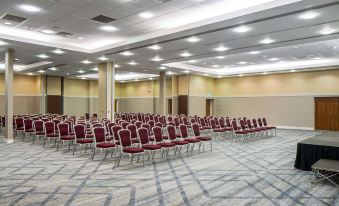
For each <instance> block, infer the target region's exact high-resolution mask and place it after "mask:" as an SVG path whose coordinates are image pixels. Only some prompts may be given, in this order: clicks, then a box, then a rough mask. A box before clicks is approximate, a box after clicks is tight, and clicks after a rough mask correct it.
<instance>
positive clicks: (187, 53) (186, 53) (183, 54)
mask: <svg viewBox="0 0 339 206" xmlns="http://www.w3.org/2000/svg"><path fill="white" fill-rule="evenodd" d="M179 55H180V56H182V57H190V56H192V54H191V53H189V52H187V51H185V52H183V53H181V54H179Z"/></svg>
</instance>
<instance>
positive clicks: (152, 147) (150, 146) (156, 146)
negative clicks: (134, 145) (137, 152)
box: [142, 144, 161, 150]
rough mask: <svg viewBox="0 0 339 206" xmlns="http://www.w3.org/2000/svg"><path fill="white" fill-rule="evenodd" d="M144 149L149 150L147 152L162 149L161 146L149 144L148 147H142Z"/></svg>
mask: <svg viewBox="0 0 339 206" xmlns="http://www.w3.org/2000/svg"><path fill="white" fill-rule="evenodd" d="M142 148H143V149H147V150H157V149H161V145H159V144H147V145H142Z"/></svg>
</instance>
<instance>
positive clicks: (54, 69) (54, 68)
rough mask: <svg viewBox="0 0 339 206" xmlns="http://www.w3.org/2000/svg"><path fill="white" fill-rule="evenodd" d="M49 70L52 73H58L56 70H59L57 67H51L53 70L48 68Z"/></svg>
mask: <svg viewBox="0 0 339 206" xmlns="http://www.w3.org/2000/svg"><path fill="white" fill-rule="evenodd" d="M48 69H49V70H51V71H56V70H58V69H57V68H56V67H51V68H48Z"/></svg>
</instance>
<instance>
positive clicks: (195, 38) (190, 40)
mask: <svg viewBox="0 0 339 206" xmlns="http://www.w3.org/2000/svg"><path fill="white" fill-rule="evenodd" d="M186 41H188V42H191V43H195V42H198V41H200V39H199V38H198V37H195V36H192V37H189V38H187V39H186Z"/></svg>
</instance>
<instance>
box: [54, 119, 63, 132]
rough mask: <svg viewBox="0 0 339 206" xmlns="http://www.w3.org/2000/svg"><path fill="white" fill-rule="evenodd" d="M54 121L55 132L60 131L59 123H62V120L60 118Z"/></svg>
mask: <svg viewBox="0 0 339 206" xmlns="http://www.w3.org/2000/svg"><path fill="white" fill-rule="evenodd" d="M52 122H54V127H55V128H54V129H55V132H57V133H59V128H58V124H60V123H61V121H60V120H59V119H53V120H52Z"/></svg>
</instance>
